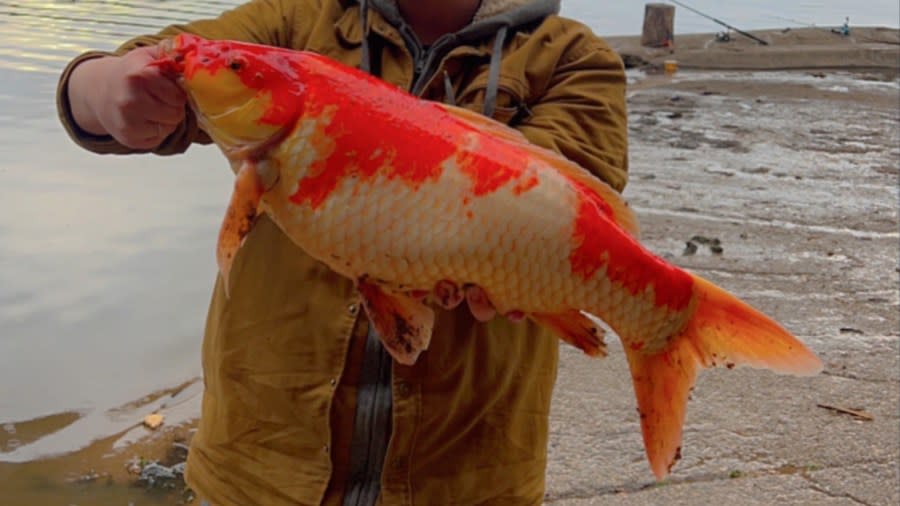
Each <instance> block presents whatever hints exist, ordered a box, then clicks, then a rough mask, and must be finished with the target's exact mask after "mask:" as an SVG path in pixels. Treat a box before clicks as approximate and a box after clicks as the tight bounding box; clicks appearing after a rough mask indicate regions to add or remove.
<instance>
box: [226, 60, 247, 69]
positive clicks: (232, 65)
mask: <svg viewBox="0 0 900 506" xmlns="http://www.w3.org/2000/svg"><path fill="white" fill-rule="evenodd" d="M228 66H229V67H230V68H231V70H234V71H235V72H236V71H238V70H241V68H242V67H243V66H244V65H243V64H242V63H241V62H239V61H238V60H231V63H229V64H228Z"/></svg>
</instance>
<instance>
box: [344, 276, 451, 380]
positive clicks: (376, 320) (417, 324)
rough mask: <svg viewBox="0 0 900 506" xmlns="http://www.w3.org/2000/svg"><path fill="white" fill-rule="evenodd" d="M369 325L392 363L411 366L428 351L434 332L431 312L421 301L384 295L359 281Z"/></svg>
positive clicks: (363, 279) (394, 295)
mask: <svg viewBox="0 0 900 506" xmlns="http://www.w3.org/2000/svg"><path fill="white" fill-rule="evenodd" d="M356 287H357V289H358V290H359V293H360V294H361V295H362V298H363V305H364V306H365V308H366V313H367V314H368V316H369V321H370V322H371V323H372V326H374V327H375V331H376V332H378V336H379V337H380V338H381V342H382V343H383V344H384V347H385V348H387V350H388V352H389V353H390V354H391V356H393V357H394V359H395V360H396V361H397V362H399V363H401V364H404V365H412V364H414V363H415V362H416V359H418V358H419V354H420V353H422V351H424V350H426V349H428V343H429V342H430V341H431V332H432V329H433V328H434V311H432V309H431V308H429V307H428V306H426V305H425V304H423V303H422V302H421V301H420V300H416V299H415V298H413V297H410V296H408V295H404V294H400V293H386V292H385V291H384V290H382V289H381V287H380V286H378V285H377V284H375V283H372V282H371V281H368V280H366V279H365V278H361V279H359V280H358V281H357V284H356Z"/></svg>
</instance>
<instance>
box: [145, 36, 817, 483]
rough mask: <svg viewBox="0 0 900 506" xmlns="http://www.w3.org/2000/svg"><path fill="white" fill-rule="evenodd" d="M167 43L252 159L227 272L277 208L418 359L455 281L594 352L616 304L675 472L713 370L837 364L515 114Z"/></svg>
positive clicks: (176, 66) (241, 160)
mask: <svg viewBox="0 0 900 506" xmlns="http://www.w3.org/2000/svg"><path fill="white" fill-rule="evenodd" d="M163 49H164V51H163V52H164V55H163V56H162V57H161V58H160V59H159V60H158V61H157V62H155V63H154V64H155V65H159V66H160V67H161V68H162V69H163V70H164V71H165V72H167V73H169V74H170V75H172V76H173V77H174V78H176V79H177V81H178V82H179V83H180V84H181V86H182V87H183V88H184V90H185V91H186V92H187V94H188V96H189V100H190V104H191V107H192V108H193V110H194V112H195V113H196V116H197V118H198V121H199V123H200V125H201V127H202V128H203V129H204V130H205V131H206V132H207V133H208V134H209V135H210V136H211V137H212V139H213V140H214V141H215V142H216V144H218V146H219V147H220V148H221V149H222V150H223V152H224V153H225V155H226V156H227V158H228V159H229V160H230V161H231V163H232V166H233V167H234V168H235V170H236V171H237V181H236V184H235V192H234V194H233V196H232V200H231V203H230V205H229V207H228V211H227V214H226V217H225V220H224V223H223V226H222V230H221V232H220V237H219V246H218V261H219V265H220V269H221V272H222V274H223V277H224V278H225V279H226V285H227V275H228V271H229V268H230V265H231V261H232V259H233V258H234V255H235V252H236V251H237V249H238V248H239V247H240V245H241V242H242V241H243V238H244V236H245V235H246V234H247V232H248V231H249V230H250V228H251V227H252V225H253V222H254V218H255V217H256V216H257V215H258V213H262V212H264V213H267V214H268V215H269V216H270V217H271V219H272V220H273V221H274V222H275V223H276V224H277V225H278V226H279V227H280V228H281V229H282V230H283V231H284V233H285V234H287V235H288V236H289V237H290V238H291V239H292V240H293V241H294V242H295V243H296V244H297V245H299V246H300V247H301V248H302V249H303V250H305V251H306V252H307V253H308V254H309V255H311V256H312V257H314V258H316V259H318V260H320V261H321V262H324V263H325V264H327V265H328V266H329V267H330V268H332V269H334V270H335V271H336V272H338V273H340V274H342V275H344V276H346V277H348V278H350V279H352V280H355V281H356V283H357V287H358V289H359V291H360V293H361V295H362V297H363V299H364V304H365V307H366V310H367V314H368V316H369V318H370V320H371V322H372V324H373V325H374V327H375V329H376V330H377V331H378V333H379V334H380V336H381V337H382V340H383V342H384V344H385V346H386V348H387V349H388V350H389V351H390V352H391V354H392V355H393V356H394V358H395V359H396V360H397V361H399V362H401V363H404V364H410V363H413V362H414V361H415V360H416V357H417V356H418V354H419V353H420V352H421V351H422V350H424V349H426V348H427V347H428V342H429V339H430V337H431V330H432V324H433V320H434V313H433V310H432V308H431V307H430V306H429V305H428V304H427V303H426V302H425V301H424V300H423V299H422V298H421V295H422V294H424V293H429V292H431V291H432V290H433V288H434V287H435V286H440V285H441V284H442V283H443V284H444V286H448V285H447V284H448V282H449V286H451V287H464V286H467V285H477V286H479V287H481V288H482V289H483V291H484V292H485V293H486V294H487V296H488V297H489V299H490V301H491V303H492V304H493V305H494V306H495V307H496V309H497V311H498V312H499V313H501V314H525V315H526V316H527V317H529V318H530V319H532V320H533V321H535V322H537V323H538V324H540V325H543V326H545V327H547V328H549V329H551V330H553V331H554V332H555V333H556V334H557V335H559V337H560V338H562V339H563V340H565V341H567V342H569V343H571V344H573V345H574V346H577V347H579V348H581V349H582V350H584V351H585V352H586V353H587V354H589V355H595V356H596V355H604V354H605V345H604V344H603V341H602V332H601V331H600V330H599V329H598V328H597V326H596V325H595V324H594V323H593V321H592V320H591V319H590V318H589V317H587V316H586V315H585V313H589V314H591V315H594V316H596V317H599V318H600V319H602V320H603V321H604V322H606V323H607V324H608V325H609V326H610V327H611V328H612V329H613V330H614V331H615V332H616V334H617V335H618V336H619V337H620V338H621V339H622V341H623V343H624V349H625V353H626V355H627V358H628V363H629V366H630V369H631V374H632V378H633V382H634V389H635V393H636V396H637V403H638V410H639V412H640V418H641V428H642V431H643V437H644V443H645V448H646V452H647V457H648V459H649V461H650V466H651V468H652V470H653V472H654V473H655V474H656V476H657V477H658V478H662V477H664V476H665V475H666V474H667V473H668V472H669V470H670V468H671V466H672V464H674V462H675V460H677V458H678V456H679V454H680V445H681V432H682V424H683V422H684V415H685V407H686V402H687V398H688V394H689V391H690V389H691V388H692V386H693V384H694V381H695V378H696V375H697V372H698V370H699V369H700V368H703V367H713V366H717V365H720V366H728V367H733V366H734V365H748V366H752V367H759V368H768V369H772V370H774V371H777V372H781V373H791V374H798V375H811V374H815V373H817V372H819V371H820V370H821V367H822V364H821V362H820V361H819V359H818V358H817V357H816V356H815V355H814V354H813V353H812V352H811V351H810V350H808V349H807V348H806V347H805V346H804V345H803V344H802V343H801V342H800V341H798V340H797V339H796V338H795V337H793V336H792V335H791V334H790V333H789V332H787V331H786V330H785V329H783V328H782V327H781V326H779V325H778V324H777V323H776V322H774V321H773V320H771V319H769V318H768V317H766V316H765V315H763V314H762V313H760V312H759V311H757V310H755V309H753V308H751V307H750V306H749V305H747V304H745V303H743V302H741V301H739V300H738V299H737V298H735V297H734V296H732V295H730V294H729V293H727V292H726V291H724V290H722V289H721V288H719V287H717V286H715V285H714V284H712V283H711V282H709V281H706V280H704V279H702V278H700V277H699V276H697V275H695V274H691V273H689V272H687V271H685V270H683V269H680V268H678V267H676V266H674V265H671V264H669V263H667V262H665V261H664V260H662V259H660V258H659V257H657V256H655V255H653V254H652V253H651V252H650V251H648V250H647V249H646V248H644V247H643V246H641V244H640V243H639V242H638V239H637V223H636V220H635V218H634V216H633V215H632V212H631V210H630V209H629V208H628V207H627V205H626V204H625V203H624V202H623V201H622V199H621V197H620V196H619V195H618V194H617V193H616V192H615V191H614V190H613V189H611V188H610V187H609V186H607V185H606V184H604V183H603V182H601V181H600V180H598V179H596V178H595V177H593V176H592V175H590V174H589V173H588V172H587V171H585V170H583V169H582V168H580V167H579V166H577V165H575V164H574V163H572V162H570V161H568V160H566V159H564V158H563V157H561V156H559V155H557V154H555V153H553V152H551V151H548V150H545V149H541V148H539V147H536V146H534V145H532V144H530V143H528V142H527V141H526V140H525V138H524V137H523V136H522V135H521V134H519V133H518V132H517V131H516V130H513V129H511V128H509V127H507V126H505V125H502V124H500V123H497V122H494V121H492V120H490V119H486V118H484V117H482V116H480V115H478V114H476V113H473V112H469V111H466V110H463V109H459V108H455V107H450V106H446V105H441V104H438V103H434V102H428V101H424V100H420V99H418V98H416V97H414V96H412V95H409V94H407V93H405V92H403V91H402V90H399V89H398V88H396V87H394V86H392V85H390V84H387V83H385V82H383V81H380V80H378V79H376V78H374V77H371V76H369V75H367V74H365V73H363V72H360V71H358V70H356V69H352V68H348V67H346V66H343V65H341V64H339V63H336V62H334V61H332V60H330V59H328V58H326V57H323V56H321V55H316V54H313V53H309V52H301V51H291V50H285V49H276V48H271V47H265V46H259V45H252V44H245V43H238V42H230V41H218V42H213V41H207V40H203V39H200V38H197V37H195V36H191V35H179V36H178V37H176V38H175V39H173V40H171V41H167V42H166V43H164V44H163ZM450 292H451V293H450V294H449V298H454V297H457V296H458V294H455V293H452V292H453V290H452V289H451V290H450ZM445 302H446V301H445Z"/></svg>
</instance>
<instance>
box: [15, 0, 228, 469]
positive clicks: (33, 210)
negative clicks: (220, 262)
mask: <svg viewBox="0 0 900 506" xmlns="http://www.w3.org/2000/svg"><path fill="white" fill-rule="evenodd" d="M238 3H240V2H239V1H238V0H235V1H225V2H204V1H194V0H184V1H168V2H166V1H153V2H138V1H131V2H128V1H123V2H118V1H102V0H83V1H31V0H29V1H20V2H9V1H0V35H2V38H0V425H2V426H4V427H20V428H21V427H45V426H46V427H50V425H48V424H43V423H31V424H29V423H28V421H30V420H65V421H67V424H61V425H54V426H53V427H52V431H50V430H49V429H48V432H47V434H49V433H50V432H53V434H54V435H53V437H52V438H49V437H48V438H44V440H43V441H41V437H40V434H37V433H35V434H31V435H29V437H28V438H25V439H22V438H14V439H15V441H16V444H5V443H4V444H3V445H2V447H0V461H2V460H13V461H22V460H29V459H32V458H35V457H37V456H39V455H42V454H46V453H54V452H59V451H69V450H74V449H77V448H78V447H80V446H82V445H84V444H86V443H88V442H89V441H91V440H92V439H95V438H98V437H102V436H107V435H109V434H111V433H113V432H116V431H119V430H121V427H122V426H123V424H124V426H128V425H130V424H132V423H133V421H130V420H122V419H121V417H119V418H117V417H115V416H111V415H110V414H109V413H108V411H109V410H110V409H112V408H114V407H116V406H121V405H123V404H126V403H128V402H130V401H133V400H134V399H137V398H140V397H142V396H143V395H145V394H146V393H147V392H152V391H158V390H163V389H165V388H169V387H171V386H172V385H173V384H178V383H180V382H183V381H187V380H189V379H191V378H195V377H197V376H198V375H199V372H200V371H199V363H198V350H199V337H200V333H201V330H202V324H203V317H204V313H205V310H206V305H207V303H208V297H209V290H210V286H211V282H212V279H213V276H214V274H215V270H214V269H215V267H214V261H213V253H212V251H213V247H214V241H215V230H216V227H217V224H218V222H219V220H220V219H221V216H220V215H221V212H222V209H223V206H224V200H223V199H224V198H227V195H228V191H229V186H230V176H229V172H228V170H227V168H225V165H224V161H223V159H222V157H221V155H219V154H218V153H217V152H216V151H215V150H214V149H213V148H200V147H198V148H192V149H191V150H190V151H189V153H188V154H186V155H184V156H176V157H171V158H168V159H161V158H159V157H155V156H142V157H118V156H115V157H114V156H97V155H92V154H90V153H87V152H85V151H83V150H81V149H79V148H77V147H75V146H74V145H73V144H72V143H71V142H70V141H69V139H68V138H67V137H66V135H65V133H64V132H63V130H62V128H61V127H60V125H59V122H58V121H57V119H56V109H55V92H56V84H57V78H58V76H59V73H60V71H61V70H62V68H63V66H64V65H65V64H66V63H67V62H68V61H69V60H70V59H71V58H72V57H73V56H75V55H77V54H79V53H81V52H83V51H86V50H89V49H101V50H111V49H113V48H115V47H116V46H117V45H119V44H120V43H121V42H123V41H125V40H127V39H128V38H130V37H132V36H135V35H137V34H141V33H150V32H154V31H157V30H158V29H160V28H162V27H163V26H165V25H168V24H172V23H180V22H184V21H187V20H191V19H197V18H204V17H212V16H215V15H216V14H218V13H219V12H221V11H222V10H224V9H227V8H229V7H231V6H233V5H236V4H238ZM65 413H78V414H79V418H78V420H77V423H74V422H75V420H74V419H72V418H71V417H69V416H66V415H65ZM134 416H140V413H135V414H134ZM51 425H52V424H51ZM19 432H21V431H19ZM32 432H33V431H32ZM11 440H12V439H11Z"/></svg>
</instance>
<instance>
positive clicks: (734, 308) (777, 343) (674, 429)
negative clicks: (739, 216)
mask: <svg viewBox="0 0 900 506" xmlns="http://www.w3.org/2000/svg"><path fill="white" fill-rule="evenodd" d="M692 277H693V280H694V296H695V299H696V308H695V311H694V314H693V316H692V317H691V319H690V320H689V321H688V322H687V324H686V325H685V326H684V328H683V330H682V331H681V332H680V333H679V334H676V335H675V336H674V337H673V338H672V339H671V340H670V342H669V344H668V345H667V346H666V348H664V349H663V350H662V351H661V352H657V353H654V354H646V353H645V352H642V351H641V350H639V349H633V348H631V347H629V346H625V353H626V355H627V357H628V365H629V367H630V369H631V376H632V380H633V383H634V390H635V395H636V397H637V404H638V413H639V414H640V420H641V432H642V434H643V438H644V449H645V451H646V453H647V459H648V460H649V462H650V468H651V470H652V471H653V474H655V475H656V478H657V479H660V480H661V479H663V478H665V477H666V475H668V474H669V472H670V470H671V468H672V466H673V465H674V464H675V462H676V461H677V460H678V459H679V458H681V438H682V428H683V425H684V418H685V412H686V408H687V400H688V396H689V395H690V392H691V390H692V389H693V387H694V383H695V381H696V378H697V373H698V371H699V370H700V369H701V368H705V367H716V366H724V367H728V368H729V369H730V368H732V367H735V366H739V365H744V366H749V367H754V368H762V369H770V370H772V371H774V372H778V373H783V374H793V375H797V376H810V375H814V374H817V373H818V372H820V371H821V370H822V362H821V361H820V360H819V359H818V357H816V356H815V355H814V354H813V353H812V351H810V350H809V348H807V347H806V346H805V345H804V344H803V343H801V342H800V341H799V340H798V339H797V338H796V337H794V336H792V335H791V334H790V333H789V332H788V331H787V330H785V329H784V328H782V327H781V326H780V325H779V324H778V323H776V322H775V321H774V320H772V319H770V318H769V317H767V316H765V315H764V314H762V313H761V312H759V311H757V310H756V309H754V308H752V307H750V306H749V305H748V304H746V303H744V302H741V301H740V300H738V299H737V298H736V297H735V296H733V295H731V294H729V293H728V292H726V291H725V290H723V289H721V288H719V287H718V286H716V285H714V284H713V283H711V282H709V281H707V280H705V279H703V278H701V277H699V276H696V275H692Z"/></svg>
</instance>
